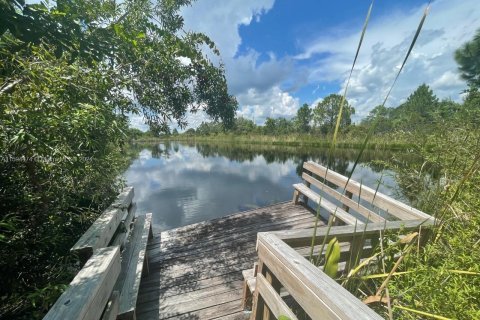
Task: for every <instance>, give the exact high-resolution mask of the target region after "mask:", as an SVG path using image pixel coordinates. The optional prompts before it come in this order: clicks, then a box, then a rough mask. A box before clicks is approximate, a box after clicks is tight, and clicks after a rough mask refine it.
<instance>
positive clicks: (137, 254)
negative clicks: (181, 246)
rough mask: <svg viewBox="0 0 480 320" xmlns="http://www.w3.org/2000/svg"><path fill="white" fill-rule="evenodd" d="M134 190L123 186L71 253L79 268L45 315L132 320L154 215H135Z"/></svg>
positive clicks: (69, 317) (144, 267) (146, 268)
mask: <svg viewBox="0 0 480 320" xmlns="http://www.w3.org/2000/svg"><path fill="white" fill-rule="evenodd" d="M133 196H134V191H133V188H131V187H129V188H125V189H124V190H123V191H122V192H121V193H120V195H119V196H118V197H117V199H116V200H115V201H114V202H113V203H112V205H110V206H109V207H108V208H107V209H106V210H105V211H104V212H103V213H102V214H101V215H100V216H99V217H98V219H97V220H96V221H95V222H94V223H93V224H92V226H91V227H90V228H89V229H88V230H87V231H86V232H85V233H84V234H83V235H82V237H81V238H80V239H79V240H78V241H77V243H76V244H75V245H74V246H73V247H72V249H71V251H72V252H73V253H75V254H77V255H78V257H79V259H80V262H81V263H82V264H84V265H83V268H82V269H81V270H80V272H79V273H78V274H77V275H76V276H75V278H74V279H73V281H72V282H71V283H70V286H69V287H68V289H67V290H66V291H65V292H64V293H63V294H62V295H61V296H60V298H59V299H58V300H57V301H56V303H55V304H54V305H53V307H52V308H51V309H50V310H49V312H48V313H47V315H46V316H45V318H44V319H47V320H51V319H105V320H107V319H135V318H136V316H135V308H136V303H137V296H138V290H139V288H140V280H141V277H142V274H147V273H148V257H147V255H146V246H147V242H148V240H149V239H151V237H152V227H151V221H152V214H151V213H147V214H145V215H140V216H138V217H136V218H135V211H136V205H135V203H133V202H132V200H133Z"/></svg>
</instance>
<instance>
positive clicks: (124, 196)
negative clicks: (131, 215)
mask: <svg viewBox="0 0 480 320" xmlns="http://www.w3.org/2000/svg"><path fill="white" fill-rule="evenodd" d="M134 195H135V194H134V191H133V187H126V188H124V189H123V190H122V192H121V193H120V194H119V195H118V196H117V198H116V199H115V201H114V202H113V203H112V207H116V208H120V209H128V207H129V206H130V203H132V200H133V197H134Z"/></svg>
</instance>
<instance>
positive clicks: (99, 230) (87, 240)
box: [71, 187, 133, 261]
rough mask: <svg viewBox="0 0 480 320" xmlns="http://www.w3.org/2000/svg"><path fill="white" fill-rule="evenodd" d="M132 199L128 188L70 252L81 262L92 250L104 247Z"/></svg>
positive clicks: (130, 188) (130, 189) (131, 192)
mask: <svg viewBox="0 0 480 320" xmlns="http://www.w3.org/2000/svg"><path fill="white" fill-rule="evenodd" d="M132 197H133V188H132V187H129V188H126V189H124V190H123V191H122V193H121V194H120V195H119V196H118V198H117V200H115V202H114V204H112V205H111V206H110V207H108V208H107V210H105V211H104V212H103V213H102V214H101V215H100V217H98V219H97V220H96V221H95V222H94V223H93V224H92V225H91V226H90V228H88V230H87V231H86V232H85V233H84V234H83V235H82V236H81V237H80V239H79V240H78V241H77V243H76V244H75V245H74V246H73V247H72V249H71V251H72V252H75V253H77V254H78V255H79V256H80V258H81V259H82V260H83V261H86V259H88V257H90V256H91V255H92V253H93V250H95V249H98V248H103V247H106V246H107V245H108V244H109V243H110V241H111V240H112V237H113V235H114V234H115V232H116V230H117V228H118V226H119V224H120V222H121V220H122V218H123V216H124V212H123V211H124V209H127V208H128V206H129V205H130V202H131V200H132Z"/></svg>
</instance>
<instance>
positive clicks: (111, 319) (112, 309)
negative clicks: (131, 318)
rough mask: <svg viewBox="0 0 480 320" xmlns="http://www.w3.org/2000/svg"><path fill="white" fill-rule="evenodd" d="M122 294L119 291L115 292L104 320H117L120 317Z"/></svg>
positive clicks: (103, 317) (104, 314)
mask: <svg viewBox="0 0 480 320" xmlns="http://www.w3.org/2000/svg"><path fill="white" fill-rule="evenodd" d="M119 297H120V293H119V292H118V291H113V293H112V295H111V296H110V300H109V301H108V303H107V307H106V309H105V312H104V313H103V316H102V320H116V319H117V315H118V298H119Z"/></svg>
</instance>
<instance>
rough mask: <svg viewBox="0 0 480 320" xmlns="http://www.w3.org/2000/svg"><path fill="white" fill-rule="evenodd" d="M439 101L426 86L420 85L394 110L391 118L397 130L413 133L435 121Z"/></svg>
mask: <svg viewBox="0 0 480 320" xmlns="http://www.w3.org/2000/svg"><path fill="white" fill-rule="evenodd" d="M438 106H439V101H438V98H437V97H436V96H435V94H434V93H433V91H432V90H431V89H430V88H429V87H428V86H427V85H426V84H422V85H420V86H419V87H418V88H417V89H416V90H415V91H414V92H413V93H412V94H411V95H410V96H409V97H408V98H407V101H406V102H405V103H403V104H402V105H400V106H399V107H398V108H396V109H394V110H392V114H391V118H392V121H393V125H394V126H395V128H396V129H401V130H407V131H412V130H415V129H420V128H421V127H423V126H424V125H425V124H430V123H432V122H433V120H434V114H435V113H436V112H437V111H438Z"/></svg>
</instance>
